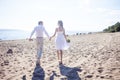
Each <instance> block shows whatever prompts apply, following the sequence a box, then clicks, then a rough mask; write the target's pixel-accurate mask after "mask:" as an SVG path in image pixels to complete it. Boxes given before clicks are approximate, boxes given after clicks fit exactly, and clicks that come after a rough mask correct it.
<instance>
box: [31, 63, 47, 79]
mask: <svg viewBox="0 0 120 80" xmlns="http://www.w3.org/2000/svg"><path fill="white" fill-rule="evenodd" d="M44 78H45V71H44V70H43V68H42V67H41V66H40V64H36V67H35V69H34V72H33V76H32V80H44Z"/></svg>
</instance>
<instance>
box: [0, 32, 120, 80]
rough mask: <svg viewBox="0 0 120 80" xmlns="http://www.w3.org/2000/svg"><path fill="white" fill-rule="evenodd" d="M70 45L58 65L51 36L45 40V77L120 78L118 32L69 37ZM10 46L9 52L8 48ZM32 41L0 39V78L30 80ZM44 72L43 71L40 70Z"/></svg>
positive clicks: (53, 79)
mask: <svg viewBox="0 0 120 80" xmlns="http://www.w3.org/2000/svg"><path fill="white" fill-rule="evenodd" d="M69 39H70V40H71V43H70V48H69V49H68V50H66V51H64V55H63V65H59V64H58V60H57V55H56V50H55V43H54V39H53V40H51V41H49V40H48V39H45V41H44V52H43V56H42V60H41V66H38V68H39V69H40V70H41V71H40V72H41V73H40V74H41V75H42V76H41V77H44V80H67V79H70V80H80V79H81V80H120V33H97V34H87V35H78V36H69ZM9 49H11V50H12V51H9V52H8V50H9ZM35 62H36V43H35V40H33V41H31V42H29V41H28V40H27V39H26V40H7V41H0V80H22V79H23V78H24V79H25V78H26V79H27V80H32V78H33V77H35V76H34V75H35V73H34V72H36V70H35V69H36V67H37V66H36V63H35ZM42 71H43V72H42Z"/></svg>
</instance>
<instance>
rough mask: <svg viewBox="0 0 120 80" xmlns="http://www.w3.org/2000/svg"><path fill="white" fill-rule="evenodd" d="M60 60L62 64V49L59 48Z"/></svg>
mask: <svg viewBox="0 0 120 80" xmlns="http://www.w3.org/2000/svg"><path fill="white" fill-rule="evenodd" d="M59 56H60V62H61V64H62V56H63V51H62V50H60V55H59Z"/></svg>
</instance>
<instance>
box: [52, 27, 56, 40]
mask: <svg viewBox="0 0 120 80" xmlns="http://www.w3.org/2000/svg"><path fill="white" fill-rule="evenodd" d="M56 32H57V28H56V29H55V32H54V34H53V36H51V37H50V40H51V39H52V38H53V37H54V36H55V35H56Z"/></svg>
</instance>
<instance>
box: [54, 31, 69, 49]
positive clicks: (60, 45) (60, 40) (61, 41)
mask: <svg viewBox="0 0 120 80" xmlns="http://www.w3.org/2000/svg"><path fill="white" fill-rule="evenodd" d="M56 34H57V35H56V39H55V43H56V49H57V50H66V49H68V48H69V46H68V44H67V42H66V39H65V37H64V35H63V31H58V32H57V33H56Z"/></svg>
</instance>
